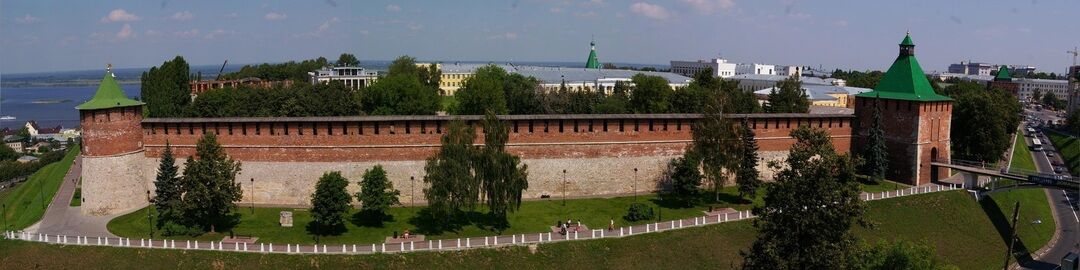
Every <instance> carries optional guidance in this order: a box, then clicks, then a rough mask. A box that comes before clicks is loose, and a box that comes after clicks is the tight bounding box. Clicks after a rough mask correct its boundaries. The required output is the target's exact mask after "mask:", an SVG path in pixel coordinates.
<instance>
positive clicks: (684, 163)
mask: <svg viewBox="0 0 1080 270" xmlns="http://www.w3.org/2000/svg"><path fill="white" fill-rule="evenodd" d="M699 164H701V161H700V157H698V155H697V154H696V153H695V152H694V151H693V150H691V149H687V151H686V154H683V156H682V157H679V158H675V159H672V160H671V162H670V163H669V164H668V168H669V170H671V175H670V177H671V195H673V197H675V199H676V200H677V201H679V202H681V203H683V204H684V205H687V206H689V205H691V204H693V202H694V199H695V198H696V195H697V194H698V190H699V189H700V186H701V171H699V170H698V165H699Z"/></svg>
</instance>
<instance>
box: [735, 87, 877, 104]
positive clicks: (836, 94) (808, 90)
mask: <svg viewBox="0 0 1080 270" xmlns="http://www.w3.org/2000/svg"><path fill="white" fill-rule="evenodd" d="M773 90H778V89H776V87H775V86H774V87H769V88H765V89H761V90H757V91H754V95H756V96H757V98H758V100H760V101H761V102H763V103H764V102H765V101H767V100H768V99H769V94H770V93H772V91H773ZM802 90H803V93H805V94H806V99H807V100H809V101H810V105H814V106H824V107H841V108H854V107H855V95H858V94H862V93H866V92H870V91H872V90H873V89H869V88H860V87H846V86H835V85H817V84H803V85H802Z"/></svg>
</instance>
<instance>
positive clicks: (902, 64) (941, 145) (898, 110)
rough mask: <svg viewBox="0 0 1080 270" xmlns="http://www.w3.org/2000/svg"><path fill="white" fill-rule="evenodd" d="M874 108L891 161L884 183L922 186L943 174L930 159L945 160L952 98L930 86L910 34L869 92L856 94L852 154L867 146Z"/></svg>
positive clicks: (947, 156) (946, 157)
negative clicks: (877, 109)
mask: <svg viewBox="0 0 1080 270" xmlns="http://www.w3.org/2000/svg"><path fill="white" fill-rule="evenodd" d="M875 106H877V107H878V108H880V110H881V116H882V122H883V124H884V125H883V129H884V133H885V145H886V148H887V149H888V155H889V161H890V162H889V169H888V171H887V173H886V174H885V178H886V179H889V180H894V181H899V182H903V183H908V184H912V185H921V184H926V183H930V181H932V180H936V179H937V177H945V176H947V173H948V172H947V170H946V169H940V171H938V172H933V171H932V169H931V167H930V161H931V160H934V159H948V158H949V156H950V154H949V148H950V146H951V144H950V142H949V128H950V126H951V119H952V99H950V98H949V97H946V96H943V95H940V94H938V93H936V92H934V88H933V87H932V86H930V81H929V80H927V79H926V73H924V72H923V70H922V67H920V66H919V61H918V60H916V59H915V44H914V43H913V42H912V41H911V36H910V35H908V36H905V37H904V40H903V41H901V42H900V55H899V56H897V57H896V61H894V62H893V64H892V66H891V67H889V71H887V72H886V73H885V75H884V76H883V77H882V78H881V81H880V82H878V84H877V87H875V88H874V91H870V92H866V93H862V94H859V95H856V96H855V116H856V118H857V119H858V120H857V121H856V125H855V134H856V136H857V138H856V140H855V141H856V150H857V151H862V150H861V149H863V147H862V146H864V145H866V138H867V135H868V134H869V128H870V126H871V122H870V121H872V119H873V114H874V107H875Z"/></svg>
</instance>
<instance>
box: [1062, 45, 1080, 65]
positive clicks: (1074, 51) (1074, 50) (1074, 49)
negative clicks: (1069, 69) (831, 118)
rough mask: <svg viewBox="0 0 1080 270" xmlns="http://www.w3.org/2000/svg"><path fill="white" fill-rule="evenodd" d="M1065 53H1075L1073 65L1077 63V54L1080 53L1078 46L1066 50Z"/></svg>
mask: <svg viewBox="0 0 1080 270" xmlns="http://www.w3.org/2000/svg"><path fill="white" fill-rule="evenodd" d="M1065 53H1067V54H1072V55H1073V64H1072V65H1074V66H1075V65H1076V56H1077V55H1080V50H1077V49H1076V47H1073V50H1071V51H1065Z"/></svg>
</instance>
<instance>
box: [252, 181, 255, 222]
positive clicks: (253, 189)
mask: <svg viewBox="0 0 1080 270" xmlns="http://www.w3.org/2000/svg"><path fill="white" fill-rule="evenodd" d="M251 214H252V215H254V214H255V178H251Z"/></svg>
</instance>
